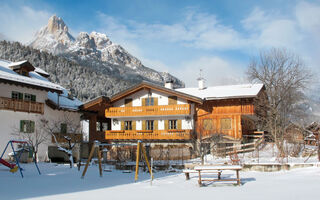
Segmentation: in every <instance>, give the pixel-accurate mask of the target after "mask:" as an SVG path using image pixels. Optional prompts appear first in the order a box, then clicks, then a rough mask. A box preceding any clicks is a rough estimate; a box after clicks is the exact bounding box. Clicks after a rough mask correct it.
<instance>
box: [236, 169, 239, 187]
mask: <svg viewBox="0 0 320 200" xmlns="http://www.w3.org/2000/svg"><path fill="white" fill-rule="evenodd" d="M236 171H237V184H238V185H240V177H239V170H238V169H237V170H236Z"/></svg>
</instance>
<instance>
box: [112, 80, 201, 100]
mask: <svg viewBox="0 0 320 200" xmlns="http://www.w3.org/2000/svg"><path fill="white" fill-rule="evenodd" d="M143 89H153V90H156V91H158V92H162V93H165V94H169V95H172V96H177V97H180V98H183V99H186V100H188V101H191V102H194V103H198V104H202V99H201V98H199V97H195V96H192V95H189V94H186V93H182V92H178V91H175V90H173V89H169V88H165V87H162V86H159V85H156V84H154V83H150V82H146V81H143V82H141V83H140V84H137V85H134V86H132V87H130V88H128V89H126V90H124V91H122V92H119V93H118V94H115V95H113V96H112V97H111V99H110V102H111V103H113V102H115V101H118V100H119V99H122V98H124V97H126V96H128V95H131V94H134V93H135V92H137V91H140V90H143Z"/></svg>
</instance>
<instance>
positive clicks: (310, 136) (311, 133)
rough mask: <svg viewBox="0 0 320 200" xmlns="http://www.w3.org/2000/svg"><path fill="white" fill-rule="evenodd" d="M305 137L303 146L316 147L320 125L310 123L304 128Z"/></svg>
mask: <svg viewBox="0 0 320 200" xmlns="http://www.w3.org/2000/svg"><path fill="white" fill-rule="evenodd" d="M306 130H307V135H306V137H305V138H304V141H305V144H307V145H312V146H317V145H318V143H319V133H320V124H319V123H317V122H312V123H311V124H310V125H309V126H307V127H306Z"/></svg>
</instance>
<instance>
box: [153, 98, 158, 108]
mask: <svg viewBox="0 0 320 200" xmlns="http://www.w3.org/2000/svg"><path fill="white" fill-rule="evenodd" d="M153 101H154V104H153V105H154V106H157V105H158V98H156V97H154V98H153Z"/></svg>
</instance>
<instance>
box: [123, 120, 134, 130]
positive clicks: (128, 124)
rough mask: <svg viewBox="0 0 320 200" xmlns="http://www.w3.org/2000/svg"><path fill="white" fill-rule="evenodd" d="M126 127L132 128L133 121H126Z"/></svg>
mask: <svg viewBox="0 0 320 200" xmlns="http://www.w3.org/2000/svg"><path fill="white" fill-rule="evenodd" d="M124 129H125V130H132V121H125V122H124Z"/></svg>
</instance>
